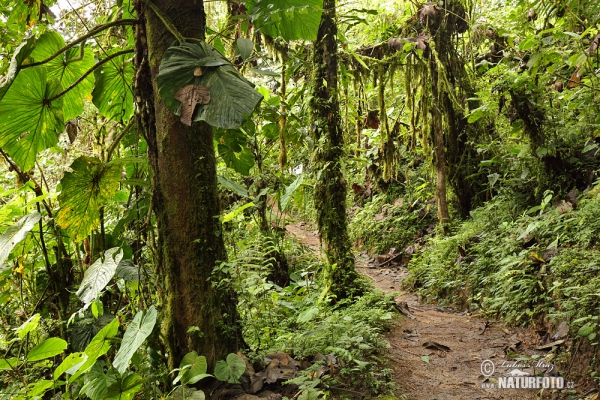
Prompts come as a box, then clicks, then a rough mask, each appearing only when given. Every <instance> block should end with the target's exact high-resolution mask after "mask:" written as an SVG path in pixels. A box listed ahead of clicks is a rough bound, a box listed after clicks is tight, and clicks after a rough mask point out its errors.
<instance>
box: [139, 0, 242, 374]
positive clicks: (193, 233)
mask: <svg viewBox="0 0 600 400" xmlns="http://www.w3.org/2000/svg"><path fill="white" fill-rule="evenodd" d="M154 3H155V4H156V6H157V7H158V8H159V9H160V10H162V12H163V13H164V14H165V15H166V16H167V17H169V18H170V19H171V21H173V23H174V25H175V27H176V28H177V29H178V30H179V31H180V32H181V33H182V34H183V35H184V36H185V37H191V38H197V39H204V29H205V25H204V24H205V14H204V6H203V3H202V1H197V2H190V1H185V0H161V1H155V2H154ZM144 14H145V17H146V25H145V28H146V33H147V42H148V61H149V67H150V75H151V77H152V84H153V88H152V90H153V93H154V105H153V106H154V113H153V116H152V115H151V116H150V119H152V118H154V123H152V122H150V123H149V124H147V125H149V127H148V128H149V129H147V131H148V132H147V136H148V138H147V139H148V145H149V161H150V165H151V167H152V173H153V190H154V193H153V196H154V197H153V207H154V210H155V212H156V217H157V223H158V231H159V240H160V245H159V254H158V258H159V264H160V271H161V273H162V276H161V279H164V284H165V293H164V295H163V298H164V302H165V304H164V306H165V309H164V312H165V319H164V322H163V334H164V335H165V337H166V338H167V343H166V345H167V348H168V351H169V353H170V354H169V357H170V359H169V364H170V367H171V368H173V367H176V366H179V362H180V360H181V358H182V357H183V356H184V355H185V354H186V353H187V352H188V351H191V350H196V351H197V352H198V353H199V354H202V355H204V356H206V358H207V361H208V364H209V368H211V367H212V366H214V364H215V362H216V361H217V360H219V359H223V358H225V356H226V355H227V354H228V353H229V352H232V351H235V350H237V348H238V343H239V339H240V336H239V331H240V330H239V328H238V326H237V321H236V308H235V305H236V298H235V295H234V294H233V292H232V291H231V290H227V289H225V288H218V289H217V288H215V287H213V286H212V284H211V282H210V280H209V277H210V276H211V274H212V273H213V270H214V268H215V266H216V265H218V263H219V261H224V260H225V259H226V253H225V247H224V244H223V239H222V235H221V223H220V221H219V218H218V215H219V203H218V198H217V180H216V167H215V152H214V146H213V137H212V130H211V127H210V126H208V125H207V124H205V123H194V124H193V125H192V126H190V127H188V126H185V125H183V124H182V123H181V122H180V121H179V117H177V116H175V115H174V114H173V113H172V112H171V111H170V110H169V109H167V107H166V106H165V105H164V104H163V103H162V101H161V100H160V98H159V96H158V91H157V88H156V76H157V75H158V69H159V65H160V62H161V60H162V57H163V54H164V52H165V51H166V50H167V48H168V47H169V46H170V45H172V44H173V40H174V38H173V36H172V35H171V34H170V33H169V32H168V30H167V29H166V28H165V26H164V24H163V22H162V21H161V20H160V18H158V17H157V16H156V15H155V14H154V13H153V12H152V11H151V10H146V11H145V13H144ZM192 326H197V327H198V328H199V329H200V331H201V333H200V334H198V332H192V333H188V328H190V327H192Z"/></svg>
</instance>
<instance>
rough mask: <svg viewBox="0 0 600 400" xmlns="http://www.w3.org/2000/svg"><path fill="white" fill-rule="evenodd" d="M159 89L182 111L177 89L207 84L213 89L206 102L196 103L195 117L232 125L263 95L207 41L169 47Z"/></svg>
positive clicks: (221, 125) (171, 105) (239, 122)
mask: <svg viewBox="0 0 600 400" xmlns="http://www.w3.org/2000/svg"><path fill="white" fill-rule="evenodd" d="M157 85H158V91H159V93H160V96H161V98H162V100H163V101H164V103H165V104H166V105H167V107H169V108H170V109H171V110H172V111H173V112H174V113H176V114H177V115H181V113H182V111H181V106H182V105H181V102H180V101H179V100H177V99H176V98H175V93H176V92H177V91H178V90H179V89H181V88H182V87H184V86H186V85H195V86H197V87H199V86H204V87H206V88H208V91H209V92H210V100H209V102H208V103H207V104H196V105H195V109H194V110H195V111H194V113H193V120H194V121H206V122H207V123H209V124H210V125H212V126H216V127H219V128H225V129H231V128H237V127H239V126H241V125H242V124H243V123H244V121H245V120H246V119H247V118H248V117H249V116H250V114H252V111H253V110H254V108H255V107H256V105H257V104H258V103H259V102H260V101H261V100H262V95H261V94H260V93H258V92H257V91H256V90H254V85H252V84H251V83H250V82H249V81H248V80H246V79H245V78H244V77H243V76H242V75H240V73H239V72H238V71H237V70H236V69H235V68H234V67H233V66H232V65H231V64H230V63H229V61H227V60H226V59H225V58H224V57H223V56H222V55H221V53H219V52H218V51H216V50H215V49H214V48H212V47H211V46H210V45H208V44H206V43H200V44H191V43H182V44H181V45H179V46H172V47H170V48H169V49H168V50H167V51H166V52H165V55H164V57H163V60H162V62H161V64H160V72H159V74H158V77H157Z"/></svg>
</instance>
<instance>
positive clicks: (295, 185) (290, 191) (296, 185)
mask: <svg viewBox="0 0 600 400" xmlns="http://www.w3.org/2000/svg"><path fill="white" fill-rule="evenodd" d="M303 179H304V175H298V177H297V178H296V180H295V181H294V182H292V183H291V185H290V186H288V187H286V188H285V193H284V194H283V196H281V211H285V209H286V208H287V206H288V204H289V202H290V199H291V197H292V195H293V194H294V192H295V191H296V190H297V189H298V188H299V187H300V185H302V180H303Z"/></svg>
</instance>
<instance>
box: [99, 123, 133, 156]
mask: <svg viewBox="0 0 600 400" xmlns="http://www.w3.org/2000/svg"><path fill="white" fill-rule="evenodd" d="M134 122H135V118H131V119H130V120H129V123H128V124H127V126H126V127H125V128H123V130H122V131H121V133H119V135H118V136H117V137H116V138H115V140H113V141H112V143H111V144H110V147H109V148H108V151H107V152H106V162H109V161H110V159H111V158H112V154H113V152H114V151H115V149H116V148H117V146H118V145H119V143H120V142H121V139H123V138H124V137H125V135H127V133H128V132H129V131H130V130H131V128H132V127H133V124H134Z"/></svg>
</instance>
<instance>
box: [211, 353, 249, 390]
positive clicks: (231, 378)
mask: <svg viewBox="0 0 600 400" xmlns="http://www.w3.org/2000/svg"><path fill="white" fill-rule="evenodd" d="M245 370H246V363H245V362H244V360H242V358H241V357H240V356H238V355H237V354H234V353H231V354H229V355H228V356H227V359H226V361H223V360H219V361H217V364H216V365H215V377H216V378H217V379H218V380H220V381H224V382H229V383H239V380H240V377H241V376H242V375H243V374H244V371H245Z"/></svg>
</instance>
